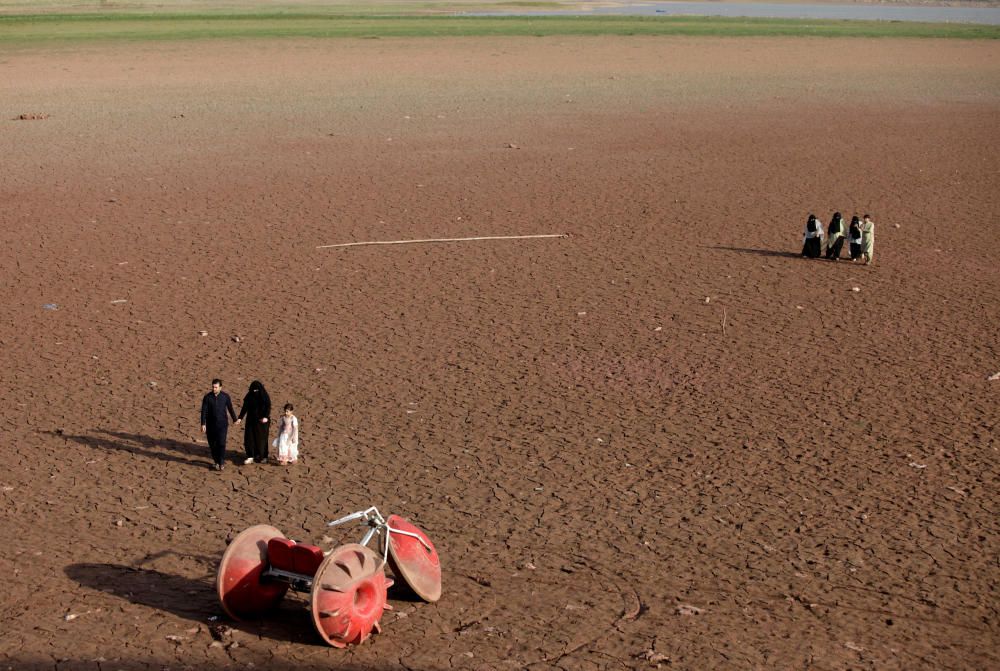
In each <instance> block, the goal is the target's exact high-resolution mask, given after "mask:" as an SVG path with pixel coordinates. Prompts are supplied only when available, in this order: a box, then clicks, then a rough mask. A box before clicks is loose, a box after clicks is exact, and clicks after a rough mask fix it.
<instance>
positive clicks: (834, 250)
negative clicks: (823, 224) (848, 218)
mask: <svg viewBox="0 0 1000 671" xmlns="http://www.w3.org/2000/svg"><path fill="white" fill-rule="evenodd" d="M843 248H844V217H842V216H841V214H840V212H835V213H834V214H833V219H831V220H830V227H829V228H827V229H826V258H828V259H830V260H831V261H839V260H840V250H841V249H843Z"/></svg>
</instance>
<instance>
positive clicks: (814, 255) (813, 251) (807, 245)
mask: <svg viewBox="0 0 1000 671" xmlns="http://www.w3.org/2000/svg"><path fill="white" fill-rule="evenodd" d="M822 251H823V224H822V223H820V221H819V220H818V219H817V218H816V215H814V214H810V215H809V219H808V221H806V230H805V231H804V232H803V235H802V256H805V257H808V258H810V259H818V258H819V255H820V254H821V253H822Z"/></svg>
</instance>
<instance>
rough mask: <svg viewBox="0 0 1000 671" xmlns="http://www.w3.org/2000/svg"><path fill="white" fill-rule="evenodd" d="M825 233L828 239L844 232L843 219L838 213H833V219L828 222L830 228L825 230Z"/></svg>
mask: <svg viewBox="0 0 1000 671" xmlns="http://www.w3.org/2000/svg"><path fill="white" fill-rule="evenodd" d="M826 232H827V237H829V238H832V237H833V236H834V235H836V234H837V233H843V232H844V218H843V217H842V216H840V212H834V213H833V219H831V220H830V227H829V228H827V229H826Z"/></svg>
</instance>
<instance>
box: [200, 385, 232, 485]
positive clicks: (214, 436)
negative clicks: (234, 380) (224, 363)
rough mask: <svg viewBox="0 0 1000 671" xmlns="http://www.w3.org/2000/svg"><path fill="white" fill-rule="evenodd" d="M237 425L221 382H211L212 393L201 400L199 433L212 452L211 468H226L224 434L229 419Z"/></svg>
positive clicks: (229, 400)
mask: <svg viewBox="0 0 1000 671" xmlns="http://www.w3.org/2000/svg"><path fill="white" fill-rule="evenodd" d="M227 411H228V413H229V417H232V418H233V421H234V422H236V423H237V424H239V423H240V422H239V420H238V419H236V411H235V410H233V401H232V400H231V399H230V398H229V394H227V393H226V392H224V391H222V380H220V379H219V378H215V379H214V380H212V391H210V392H208V393H207V394H205V398H203V399H201V432H202V433H204V434H205V436H206V437H207V438H208V448H209V449H210V450H211V451H212V462H213V463H212V468H213V469H215V470H217V471H221V470H222V469H223V468H225V467H226V464H225V460H226V433H228V432H229V417H227V416H226V412H227Z"/></svg>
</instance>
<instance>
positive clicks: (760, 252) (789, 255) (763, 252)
mask: <svg viewBox="0 0 1000 671" xmlns="http://www.w3.org/2000/svg"><path fill="white" fill-rule="evenodd" d="M709 249H721V250H723V251H727V252H739V253H741V254H756V255H757V256H779V257H784V258H786V259H796V258H798V257H800V256H802V255H801V254H796V253H795V252H780V251H777V250H774V249H753V248H751V247H709Z"/></svg>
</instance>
